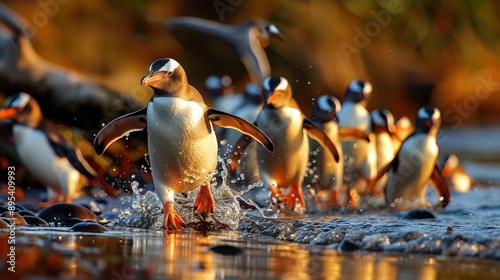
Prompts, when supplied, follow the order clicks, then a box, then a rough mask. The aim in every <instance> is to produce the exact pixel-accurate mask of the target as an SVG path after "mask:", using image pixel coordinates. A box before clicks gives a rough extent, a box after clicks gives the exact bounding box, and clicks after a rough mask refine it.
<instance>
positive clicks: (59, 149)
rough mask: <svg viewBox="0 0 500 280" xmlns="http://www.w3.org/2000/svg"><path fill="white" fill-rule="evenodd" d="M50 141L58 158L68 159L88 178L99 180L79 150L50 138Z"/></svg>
mask: <svg viewBox="0 0 500 280" xmlns="http://www.w3.org/2000/svg"><path fill="white" fill-rule="evenodd" d="M48 139H49V144H50V146H52V149H53V150H54V152H55V153H56V155H57V156H59V157H65V158H67V159H68V161H69V163H70V164H71V165H72V166H73V167H74V168H75V169H76V170H78V172H80V173H81V174H83V175H84V176H86V177H87V178H97V172H96V171H95V170H94V169H93V168H92V167H90V165H89V164H88V162H87V161H86V160H85V158H84V157H83V155H82V153H81V151H80V150H79V149H78V148H73V147H70V146H68V145H66V144H65V143H60V142H56V141H54V140H53V139H51V138H50V137H48Z"/></svg>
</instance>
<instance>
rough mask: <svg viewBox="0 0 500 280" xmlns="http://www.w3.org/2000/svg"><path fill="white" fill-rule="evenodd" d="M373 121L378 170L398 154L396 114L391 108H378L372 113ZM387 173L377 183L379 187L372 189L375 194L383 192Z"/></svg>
mask: <svg viewBox="0 0 500 280" xmlns="http://www.w3.org/2000/svg"><path fill="white" fill-rule="evenodd" d="M370 117H371V121H372V131H373V134H374V140H375V150H376V154H377V156H376V158H377V164H376V170H379V169H382V168H383V167H384V166H385V165H387V164H388V163H389V162H391V161H392V160H393V159H394V156H395V155H396V152H397V149H399V145H397V142H396V141H397V139H395V137H396V136H395V135H394V131H395V128H394V116H393V115H392V113H391V112H390V111H389V110H386V109H376V110H373V111H372V112H371V113H370ZM387 176H388V175H387V174H386V175H384V177H383V178H381V179H380V180H379V181H378V183H377V189H376V190H372V191H373V192H374V193H375V194H378V193H382V190H383V187H384V186H385V184H386V182H387Z"/></svg>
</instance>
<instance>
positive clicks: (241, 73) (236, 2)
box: [3, 0, 500, 126]
mask: <svg viewBox="0 0 500 280" xmlns="http://www.w3.org/2000/svg"><path fill="white" fill-rule="evenodd" d="M3 2H4V3H6V4H7V5H8V6H9V7H10V8H12V9H13V10H14V11H16V12H17V13H19V14H20V15H21V16H23V17H24V19H25V20H26V21H27V22H28V23H29V24H30V25H31V26H32V27H33V30H34V31H33V44H34V47H35V50H36V51H37V52H38V53H39V54H40V55H41V56H42V57H44V58H45V59H47V60H49V61H51V62H53V63H55V64H59V65H62V66H64V67H67V68H70V69H73V70H76V71H78V72H80V73H82V74H84V75H86V76H89V77H91V78H94V79H97V80H98V81H100V82H102V83H103V84H105V85H107V86H109V87H111V88H115V89H117V90H119V91H122V92H123V93H125V94H131V95H132V96H133V97H134V98H136V99H137V100H138V101H139V102H142V103H144V104H145V103H146V102H147V100H148V99H149V96H142V95H141V94H135V93H134V87H137V85H138V84H139V81H140V78H141V77H142V76H143V75H144V74H145V73H146V72H147V68H148V66H149V64H150V62H152V61H153V60H155V59H156V58H159V57H172V58H175V59H176V60H178V61H179V62H180V63H181V64H182V65H183V66H184V68H185V69H186V71H187V74H188V78H189V81H190V83H191V84H192V85H194V86H195V87H196V88H198V89H199V90H200V92H202V93H203V92H204V81H205V79H206V77H207V76H208V75H211V74H228V75H230V76H231V77H232V79H233V83H234V85H235V89H236V90H237V91H241V90H243V88H244V86H245V84H246V83H247V82H248V75H247V73H246V72H245V69H244V68H243V66H242V64H241V63H240V62H239V60H238V59H237V57H236V55H235V54H234V53H233V52H232V50H231V49H229V47H228V46H226V45H224V44H222V43H220V42H218V41H216V40H213V39H211V38H208V37H204V36H201V35H199V34H197V33H195V32H191V31H187V30H186V31H183V32H177V33H172V32H169V31H168V30H166V29H165V28H164V27H163V22H164V21H165V20H166V19H168V18H171V17H176V16H194V17H200V18H204V19H209V20H214V21H218V22H222V23H227V24H240V23H243V22H245V21H247V20H248V19H251V18H253V17H261V18H264V19H267V20H269V21H271V22H273V23H274V24H275V25H276V26H277V27H278V28H279V29H280V31H281V32H282V33H283V36H284V39H285V42H284V43H282V42H279V41H277V40H273V41H272V42H271V44H270V46H269V47H268V48H267V49H266V51H267V53H268V57H269V60H270V63H271V68H272V73H273V75H282V76H284V77H286V78H287V79H288V80H289V81H291V83H292V85H293V90H294V95H295V97H296V99H298V100H299V104H300V105H301V107H302V109H303V110H304V111H305V112H306V113H307V112H308V111H309V108H310V103H311V98H314V97H316V96H319V95H322V94H332V95H335V96H337V97H338V98H340V99H341V100H342V97H343V91H344V89H345V87H346V86H347V84H348V83H349V81H350V80H352V79H368V80H370V81H371V82H372V84H373V85H374V92H373V95H372V99H371V100H370V103H369V108H370V109H375V108H387V109H389V110H391V111H392V112H393V113H394V115H395V116H396V117H399V116H402V115H408V116H409V117H410V118H411V119H413V118H414V117H413V116H414V114H415V112H416V110H417V109H418V108H419V107H421V106H423V105H427V104H431V105H434V106H437V107H439V108H440V109H441V111H442V113H443V121H444V124H445V125H453V126H458V125H467V124H494V123H497V122H498V121H499V120H500V115H499V114H497V111H498V108H500V97H499V96H498V91H499V89H500V71H499V70H500V69H499V57H498V54H497V53H498V52H497V51H496V46H497V44H498V42H500V40H499V39H500V38H499V36H500V35H499V34H500V32H499V31H500V30H499V26H500V25H499V19H498V14H499V11H500V2H498V1H477V0H464V1H444V0H440V1H432V0H425V1H416V0H413V1H412V0H350V1H347V0H339V1H327V0H296V1H285V0H272V1H267V0H258V1H248V0H210V1H199V0H198V1H196V0H189V1H184V0H183V1H180V0H179V1H174V0H172V1H168V0H162V1H159V0H146V1H134V0H123V1H119V0H104V1H83V0H5V1H3ZM42 14H45V17H43V15H42ZM360 32H362V33H363V35H360V34H359V33H360ZM484 81H489V86H485V85H484V83H485V82H484ZM496 81H498V82H496ZM481 85H482V86H481ZM478 87H479V88H481V89H482V90H486V91H484V92H483V95H481V97H482V98H478V97H477V92H476V91H477V90H478ZM483 97H484V98H483ZM207 101H209V100H207ZM457 106H458V107H457ZM460 106H461V108H462V109H460ZM460 110H461V111H460ZM464 110H465V111H464Z"/></svg>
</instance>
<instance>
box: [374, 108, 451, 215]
mask: <svg viewBox="0 0 500 280" xmlns="http://www.w3.org/2000/svg"><path fill="white" fill-rule="evenodd" d="M440 125H441V112H440V111H439V109H437V108H435V107H432V106H425V107H422V108H420V109H419V110H418V113H417V118H416V121H415V131H414V132H413V133H412V134H411V135H410V136H408V137H407V138H406V140H405V141H404V142H403V143H402V144H401V147H400V148H399V150H398V152H397V154H396V156H395V157H394V159H393V160H392V161H391V162H390V163H388V164H387V165H386V166H385V167H384V168H382V169H381V170H380V171H379V172H378V174H377V176H376V177H375V178H374V179H373V180H372V181H371V182H370V184H369V185H373V184H375V183H376V182H377V181H378V180H379V179H380V178H381V177H382V176H383V175H384V174H385V173H386V172H387V173H388V174H389V176H388V179H387V184H386V186H385V189H384V191H385V195H386V198H387V205H388V207H389V208H390V209H402V208H405V202H408V201H410V200H417V203H418V204H421V205H425V204H427V202H426V201H425V197H424V196H425V193H426V189H427V185H428V182H429V180H430V181H432V185H433V186H434V187H435V189H436V191H437V193H438V194H439V200H440V206H441V207H446V206H447V205H448V204H449V202H450V198H451V195H450V188H449V186H448V183H447V182H446V180H445V179H444V177H443V174H442V170H441V168H440V167H439V164H438V162H437V159H438V155H439V147H438V145H437V140H436V136H437V133H438V130H439V127H440ZM419 206H420V205H419Z"/></svg>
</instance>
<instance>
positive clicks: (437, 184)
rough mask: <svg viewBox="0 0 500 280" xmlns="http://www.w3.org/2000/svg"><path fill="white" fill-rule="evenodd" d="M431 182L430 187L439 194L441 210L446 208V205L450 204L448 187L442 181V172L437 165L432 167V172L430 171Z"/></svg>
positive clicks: (444, 181)
mask: <svg viewBox="0 0 500 280" xmlns="http://www.w3.org/2000/svg"><path fill="white" fill-rule="evenodd" d="M431 181H432V185H433V186H434V188H435V189H436V191H437V192H438V193H439V196H440V197H439V200H440V201H441V206H442V207H443V208H444V207H446V205H448V203H450V199H451V194H450V187H449V186H448V183H447V182H446V180H445V179H444V177H443V172H442V171H441V168H440V167H439V165H438V164H437V163H436V164H435V165H434V170H433V171H432V175H431Z"/></svg>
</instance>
